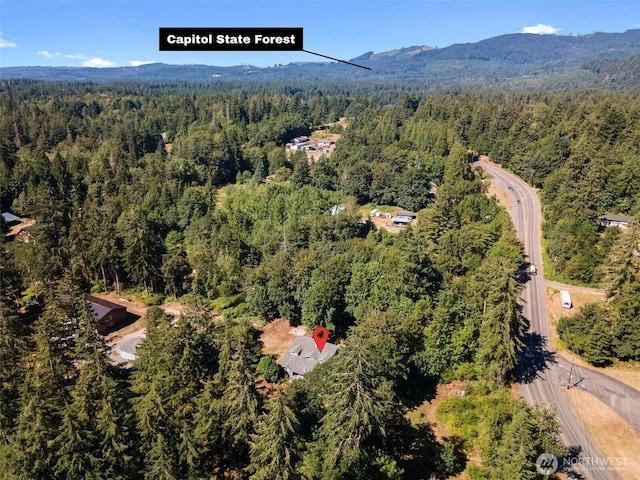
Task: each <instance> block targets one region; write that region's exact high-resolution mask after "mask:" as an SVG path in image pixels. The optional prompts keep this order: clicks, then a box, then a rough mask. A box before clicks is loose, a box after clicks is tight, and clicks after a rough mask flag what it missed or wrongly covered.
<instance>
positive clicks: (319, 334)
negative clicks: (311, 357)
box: [313, 327, 329, 352]
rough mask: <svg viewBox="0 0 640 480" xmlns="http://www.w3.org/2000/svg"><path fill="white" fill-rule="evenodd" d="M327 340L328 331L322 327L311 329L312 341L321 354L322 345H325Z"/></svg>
mask: <svg viewBox="0 0 640 480" xmlns="http://www.w3.org/2000/svg"><path fill="white" fill-rule="evenodd" d="M327 338H329V331H328V330H327V329H326V328H324V327H316V328H314V329H313V339H314V340H315V341H316V347H318V350H319V351H320V352H322V349H323V348H324V344H325V343H327Z"/></svg>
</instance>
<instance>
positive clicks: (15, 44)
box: [0, 0, 640, 67]
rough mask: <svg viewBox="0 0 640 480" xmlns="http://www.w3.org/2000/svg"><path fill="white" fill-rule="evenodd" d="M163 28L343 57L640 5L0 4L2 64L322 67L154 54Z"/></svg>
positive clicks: (634, 15)
mask: <svg viewBox="0 0 640 480" xmlns="http://www.w3.org/2000/svg"><path fill="white" fill-rule="evenodd" d="M159 27H303V28H304V46H305V48H306V49H308V50H312V51H315V52H318V53H322V54H325V55H329V56H332V57H336V58H341V59H349V58H354V57H356V56H358V55H360V54H362V53H364V52H367V51H371V50H373V51H375V52H380V51H386V50H391V49H393V48H398V47H408V46H411V45H429V46H437V47H440V48H442V47H446V46H448V45H452V44H454V43H466V42H476V41H478V40H482V39H484V38H489V37H493V36H497V35H502V34H505V33H515V32H521V31H525V30H524V29H527V28H529V29H531V30H527V31H533V32H538V31H541V32H557V33H558V34H565V35H568V34H574V35H578V34H588V33H592V32H595V31H605V32H623V31H625V30H628V29H632V28H640V1H638V0H625V1H616V0H608V1H596V0H593V1H588V0H587V1H581V0H573V1H551V0H537V1H518V0H511V1H508V0H503V1H485V0H475V1H458V0H440V1H427V0H424V1H421V0H413V1H401V0H400V1H388V0H358V1H339V2H338V1H324V0H315V1H304V0H303V1H300V0H298V1H271V0H262V1H255V0H254V1H249V0H246V1H243V0H235V1H221V0H213V1H204V0H202V1H180V2H179V1H175V0H172V1H169V0H167V1H154V0H141V1H126V2H124V1H110V0H99V1H62V0H48V1H31V0H19V1H18V0H1V1H0V66H17V65H51V66H62V65H65V66H95V67H107V66H129V65H134V66H135V65H138V64H140V63H147V62H163V63H172V64H188V63H199V64H208V65H220V66H227V65H238V64H251V65H257V66H270V65H275V64H278V63H289V62H304V61H325V60H323V59H320V58H319V57H315V56H313V55H309V54H307V53H303V52H241V53H238V52H234V53H232V52H160V51H158V28H159Z"/></svg>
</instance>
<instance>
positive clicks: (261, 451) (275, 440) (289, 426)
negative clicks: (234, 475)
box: [247, 392, 298, 480]
mask: <svg viewBox="0 0 640 480" xmlns="http://www.w3.org/2000/svg"><path fill="white" fill-rule="evenodd" d="M297 425H298V421H297V420H296V417H295V414H294V413H293V411H292V410H291V408H290V407H289V405H288V401H287V397H286V396H285V395H284V394H283V393H281V392H277V393H276V394H275V396H274V397H273V398H271V399H270V400H269V401H268V402H267V404H266V412H265V413H263V414H262V415H261V416H260V418H259V419H258V421H257V423H256V427H255V431H256V433H255V434H253V435H251V442H250V445H251V451H250V456H251V463H250V464H249V467H248V468H247V470H248V471H249V472H251V477H250V478H251V479H252V480H289V479H291V478H295V475H294V465H295V451H294V439H295V433H296V427H297Z"/></svg>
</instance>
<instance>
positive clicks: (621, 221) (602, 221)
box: [598, 213, 633, 228]
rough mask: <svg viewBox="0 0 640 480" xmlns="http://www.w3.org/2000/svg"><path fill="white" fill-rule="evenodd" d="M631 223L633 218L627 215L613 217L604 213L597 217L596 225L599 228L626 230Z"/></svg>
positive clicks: (611, 214)
mask: <svg viewBox="0 0 640 480" xmlns="http://www.w3.org/2000/svg"><path fill="white" fill-rule="evenodd" d="M632 222H633V217H629V216H627V215H614V214H613V213H605V214H604V215H600V216H599V217H598V224H599V225H600V226H601V227H620V228H627V227H628V226H629V224H630V223H632Z"/></svg>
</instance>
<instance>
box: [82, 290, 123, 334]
mask: <svg viewBox="0 0 640 480" xmlns="http://www.w3.org/2000/svg"><path fill="white" fill-rule="evenodd" d="M86 298H87V302H89V305H90V306H91V311H92V312H93V313H94V315H95V316H96V317H98V331H99V332H100V333H106V332H108V331H110V330H111V329H113V328H114V327H117V326H118V325H120V324H122V323H123V322H124V321H125V320H126V319H127V307H125V306H124V305H119V304H117V303H113V302H110V301H109V300H105V299H103V298H100V297H96V296H94V295H87V297H86Z"/></svg>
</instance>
